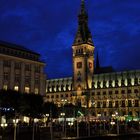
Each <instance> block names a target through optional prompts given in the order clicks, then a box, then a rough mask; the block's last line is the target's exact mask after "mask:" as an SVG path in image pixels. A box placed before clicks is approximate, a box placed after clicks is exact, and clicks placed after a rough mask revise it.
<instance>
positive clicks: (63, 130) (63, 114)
mask: <svg viewBox="0 0 140 140" xmlns="http://www.w3.org/2000/svg"><path fill="white" fill-rule="evenodd" d="M60 115H61V116H62V118H63V127H62V128H63V129H62V132H63V134H64V136H66V135H65V113H64V112H62V113H61V114H60Z"/></svg>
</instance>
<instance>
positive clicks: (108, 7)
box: [0, 0, 140, 78]
mask: <svg viewBox="0 0 140 140" xmlns="http://www.w3.org/2000/svg"><path fill="white" fill-rule="evenodd" d="M85 1H86V8H87V11H88V14H89V27H90V30H91V32H92V35H93V41H94V45H95V47H96V48H95V56H96V53H97V51H98V52H99V57H100V63H101V65H102V66H108V65H112V66H113V68H114V69H116V70H118V71H120V70H130V69H140V0H85ZM79 10H80V0H1V2H0V40H3V41H7V42H11V43H15V44H19V45H23V46H25V47H26V48H29V49H31V50H33V51H35V52H38V53H40V54H41V59H42V60H44V61H45V62H46V69H45V71H46V73H47V76H48V78H58V77H67V76H71V75H72V49H71V46H72V43H73V40H74V37H75V33H76V30H77V15H78V12H79Z"/></svg>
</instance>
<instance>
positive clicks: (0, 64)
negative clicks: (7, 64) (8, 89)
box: [0, 60, 3, 89]
mask: <svg viewBox="0 0 140 140" xmlns="http://www.w3.org/2000/svg"><path fill="white" fill-rule="evenodd" d="M2 88H3V60H0V89H2Z"/></svg>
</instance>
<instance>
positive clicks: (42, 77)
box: [39, 66, 46, 95]
mask: <svg viewBox="0 0 140 140" xmlns="http://www.w3.org/2000/svg"><path fill="white" fill-rule="evenodd" d="M45 81H46V80H45V75H44V73H43V66H41V67H40V82H39V83H40V90H39V93H40V94H41V95H44V94H45V89H46V82H45Z"/></svg>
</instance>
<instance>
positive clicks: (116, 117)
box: [115, 112, 120, 135]
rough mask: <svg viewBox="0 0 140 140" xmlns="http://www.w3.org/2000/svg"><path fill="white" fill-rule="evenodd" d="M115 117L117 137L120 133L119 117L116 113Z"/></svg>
mask: <svg viewBox="0 0 140 140" xmlns="http://www.w3.org/2000/svg"><path fill="white" fill-rule="evenodd" d="M115 116H116V119H117V135H119V133H120V132H119V120H118V119H119V118H118V117H119V116H118V112H115Z"/></svg>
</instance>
